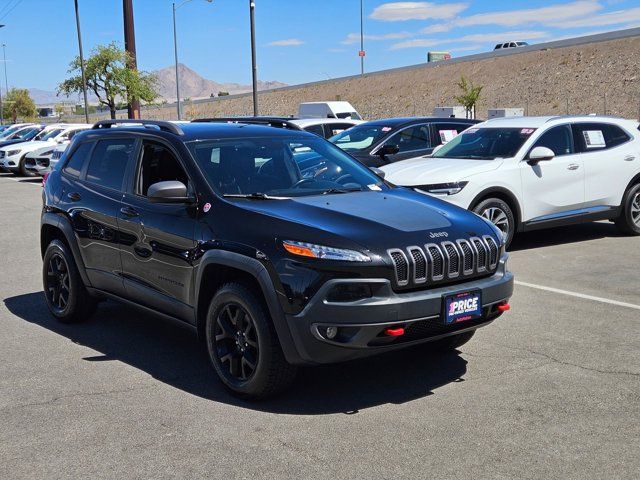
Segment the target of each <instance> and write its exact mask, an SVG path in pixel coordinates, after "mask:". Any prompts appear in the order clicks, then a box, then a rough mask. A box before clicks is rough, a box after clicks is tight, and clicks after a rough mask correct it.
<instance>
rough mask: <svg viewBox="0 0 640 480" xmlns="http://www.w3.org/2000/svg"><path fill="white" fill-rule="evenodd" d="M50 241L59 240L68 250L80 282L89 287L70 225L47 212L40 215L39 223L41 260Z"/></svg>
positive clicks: (65, 220)
mask: <svg viewBox="0 0 640 480" xmlns="http://www.w3.org/2000/svg"><path fill="white" fill-rule="evenodd" d="M52 240H60V241H61V242H62V243H64V244H65V245H66V246H67V247H68V248H69V250H70V251H71V254H72V255H73V259H74V261H75V263H76V266H77V268H78V272H79V273H80V277H81V278H82V281H83V282H84V284H85V285H86V286H87V287H91V282H90V281H89V277H88V276H87V272H86V270H85V266H84V261H83V260H82V256H81V255H80V250H79V248H78V245H77V243H76V242H75V235H74V233H73V228H72V227H71V223H70V222H69V221H68V220H67V219H66V218H62V217H60V216H59V215H56V214H54V213H51V212H47V213H44V214H42V219H41V221H40V255H41V257H42V258H44V253H45V251H46V250H47V247H48V246H49V244H50V243H51V241H52Z"/></svg>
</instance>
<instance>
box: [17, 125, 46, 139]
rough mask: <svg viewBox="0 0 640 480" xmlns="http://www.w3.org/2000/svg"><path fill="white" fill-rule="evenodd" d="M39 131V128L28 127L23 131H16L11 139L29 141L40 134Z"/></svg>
mask: <svg viewBox="0 0 640 480" xmlns="http://www.w3.org/2000/svg"><path fill="white" fill-rule="evenodd" d="M40 130H41V128H40V127H28V128H25V129H24V130H18V131H17V132H16V133H15V135H13V137H11V138H13V139H20V140H31V139H32V138H33V137H35V136H36V135H37V134H38V133H40Z"/></svg>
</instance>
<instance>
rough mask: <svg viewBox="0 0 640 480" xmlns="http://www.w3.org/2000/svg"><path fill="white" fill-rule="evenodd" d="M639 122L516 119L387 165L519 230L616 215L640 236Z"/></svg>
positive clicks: (404, 178)
mask: <svg viewBox="0 0 640 480" xmlns="http://www.w3.org/2000/svg"><path fill="white" fill-rule="evenodd" d="M638 128H639V125H638V122H636V121H632V120H624V119H620V118H613V117H605V116H602V117H600V116H591V115H589V116H566V117H519V118H516V117H511V118H500V119H493V120H489V121H487V122H484V123H479V124H477V125H474V126H473V127H471V128H469V129H468V130H466V131H465V132H463V133H462V134H460V135H458V136H457V137H455V138H454V139H453V140H451V141H450V142H449V143H447V144H446V145H443V146H442V147H440V148H439V149H438V150H436V151H435V153H434V154H433V155H432V156H431V157H420V158H414V159H410V160H405V161H402V162H397V163H392V164H389V165H386V166H384V167H382V168H381V170H382V171H384V173H385V179H386V180H388V181H390V182H391V183H394V184H397V185H403V186H408V187H413V188H414V189H416V190H418V191H421V192H423V193H427V194H430V195H433V196H436V197H438V198H441V199H443V200H447V201H449V202H451V203H454V204H456V205H458V206H460V207H463V208H467V209H470V210H472V211H474V212H475V213H477V214H479V215H481V216H483V217H485V218H487V219H489V220H491V221H492V222H493V223H494V224H495V225H496V226H497V227H498V228H499V229H500V230H501V231H502V234H503V236H504V238H505V240H506V241H507V243H508V242H510V241H511V239H512V238H513V235H514V234H515V233H516V232H523V231H528V230H535V229H539V228H545V227H553V226H560V225H567V224H571V223H580V222H588V221H595V220H612V221H615V223H616V225H617V226H618V227H619V228H620V229H621V230H622V231H624V232H625V233H628V234H633V235H640V131H639V130H638Z"/></svg>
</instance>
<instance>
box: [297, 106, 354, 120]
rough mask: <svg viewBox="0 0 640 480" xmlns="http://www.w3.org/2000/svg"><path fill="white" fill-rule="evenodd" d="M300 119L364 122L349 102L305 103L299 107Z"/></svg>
mask: <svg viewBox="0 0 640 480" xmlns="http://www.w3.org/2000/svg"><path fill="white" fill-rule="evenodd" d="M298 118H344V119H349V120H362V117H361V116H360V114H359V113H358V112H357V111H356V109H355V108H353V106H352V105H351V104H350V103H349V102H304V103H301V104H300V106H299V107H298Z"/></svg>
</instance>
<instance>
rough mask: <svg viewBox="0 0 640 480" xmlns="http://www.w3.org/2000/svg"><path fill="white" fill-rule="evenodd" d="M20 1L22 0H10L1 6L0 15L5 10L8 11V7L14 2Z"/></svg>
mask: <svg viewBox="0 0 640 480" xmlns="http://www.w3.org/2000/svg"><path fill="white" fill-rule="evenodd" d="M18 1H20V0H9V1H8V2H7V3H5V4H4V5H3V6H2V8H0V15H2V14H3V13H4V12H6V11H7V8H9V7H10V6H11V4H12V3H13V2H18Z"/></svg>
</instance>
